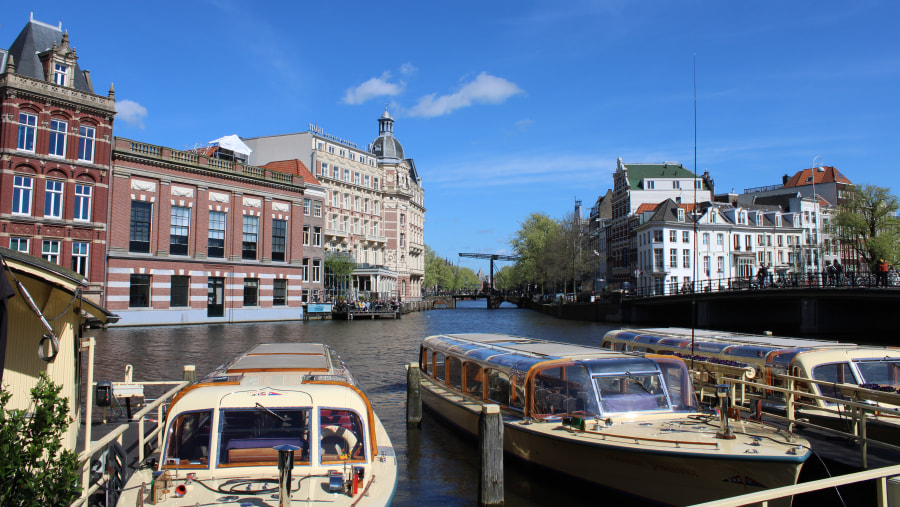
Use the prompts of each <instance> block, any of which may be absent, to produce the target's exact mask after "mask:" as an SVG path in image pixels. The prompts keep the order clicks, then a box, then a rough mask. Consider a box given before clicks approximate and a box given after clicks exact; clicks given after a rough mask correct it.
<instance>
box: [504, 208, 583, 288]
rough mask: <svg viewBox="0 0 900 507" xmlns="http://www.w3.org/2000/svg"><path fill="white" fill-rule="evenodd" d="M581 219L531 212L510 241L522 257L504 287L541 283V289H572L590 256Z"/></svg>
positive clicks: (572, 216) (505, 281)
mask: <svg viewBox="0 0 900 507" xmlns="http://www.w3.org/2000/svg"><path fill="white" fill-rule="evenodd" d="M583 239H584V238H583V237H582V230H581V224H580V220H578V219H577V217H575V216H574V215H573V214H570V215H568V216H566V217H565V218H563V219H562V220H554V219H552V218H550V217H548V216H546V215H543V214H540V213H532V214H531V216H530V217H528V219H527V220H526V221H525V222H524V223H523V224H522V227H521V228H520V229H519V231H518V232H517V233H516V235H515V236H514V237H513V239H512V240H511V241H510V245H511V246H512V248H513V250H515V252H516V254H518V256H519V261H518V262H517V263H516V265H515V267H514V268H513V270H512V271H511V272H509V273H506V274H505V276H504V281H503V285H504V288H507V289H508V288H512V287H523V288H524V286H525V285H538V287H539V290H541V291H556V290H564V291H565V290H566V286H567V284H569V283H570V282H571V284H572V286H573V287H572V289H571V290H572V291H574V286H575V284H576V281H577V280H580V279H581V277H582V276H583V273H584V270H585V266H586V265H587V264H589V261H590V259H589V256H588V255H587V254H586V252H584V249H583V248H582V242H583Z"/></svg>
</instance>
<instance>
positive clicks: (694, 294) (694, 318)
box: [691, 53, 700, 369]
mask: <svg viewBox="0 0 900 507" xmlns="http://www.w3.org/2000/svg"><path fill="white" fill-rule="evenodd" d="M691 215H693V219H694V283H693V285H692V286H691V289H693V287H695V286H696V285H697V260H699V258H700V256H699V254H698V252H697V53H694V212H693V213H691ZM696 325H697V291H696V290H691V369H693V368H694V328H695V327H696Z"/></svg>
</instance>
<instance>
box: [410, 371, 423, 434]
mask: <svg viewBox="0 0 900 507" xmlns="http://www.w3.org/2000/svg"><path fill="white" fill-rule="evenodd" d="M420 375H421V373H420V372H419V363H409V365H408V366H407V367H406V424H412V425H418V424H421V422H422V388H421V385H420V381H421V380H420V378H419V376H420Z"/></svg>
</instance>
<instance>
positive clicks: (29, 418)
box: [0, 374, 81, 507]
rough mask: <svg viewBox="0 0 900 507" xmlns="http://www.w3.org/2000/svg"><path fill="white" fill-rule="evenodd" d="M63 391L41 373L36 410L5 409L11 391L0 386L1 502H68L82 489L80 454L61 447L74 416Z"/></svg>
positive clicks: (34, 391)
mask: <svg viewBox="0 0 900 507" xmlns="http://www.w3.org/2000/svg"><path fill="white" fill-rule="evenodd" d="M60 390H61V388H60V387H58V386H56V385H54V384H53V382H51V381H50V379H49V378H47V376H46V375H45V374H41V378H40V379H39V380H38V384H37V385H36V386H35V387H34V388H33V389H32V390H31V399H32V413H29V412H28V411H26V410H16V409H9V410H7V409H6V405H7V403H9V400H10V398H11V397H12V394H11V393H9V392H7V391H5V390H0V408H2V410H0V456H3V458H2V459H0V505H10V506H12V505H15V506H29V507H30V506H34V507H38V506H44V505H69V504H70V503H72V502H73V501H74V500H75V499H76V498H77V497H78V495H79V494H80V492H81V488H80V487H79V485H78V455H77V454H76V453H74V452H73V451H71V450H69V449H63V447H62V436H63V434H64V433H65V432H66V430H67V429H68V427H69V424H71V423H72V418H71V417H69V408H68V405H69V402H68V399H66V398H60V397H59V391H60Z"/></svg>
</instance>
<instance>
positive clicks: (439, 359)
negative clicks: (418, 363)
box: [434, 352, 447, 380]
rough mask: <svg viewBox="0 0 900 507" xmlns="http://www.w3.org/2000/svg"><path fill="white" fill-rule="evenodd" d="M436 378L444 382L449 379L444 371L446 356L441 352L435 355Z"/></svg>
mask: <svg viewBox="0 0 900 507" xmlns="http://www.w3.org/2000/svg"><path fill="white" fill-rule="evenodd" d="M434 378H436V379H438V380H444V379H446V378H447V376H446V372H445V371H444V354H443V353H441V352H435V353H434Z"/></svg>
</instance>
